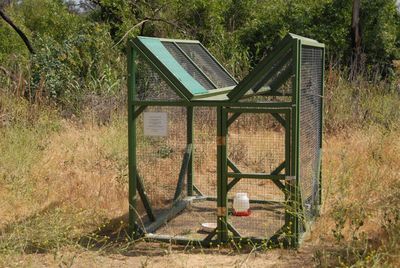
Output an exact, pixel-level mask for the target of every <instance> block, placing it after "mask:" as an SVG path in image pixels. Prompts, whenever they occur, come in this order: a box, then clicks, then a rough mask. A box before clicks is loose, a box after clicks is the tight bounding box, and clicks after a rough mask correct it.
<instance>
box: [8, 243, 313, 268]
mask: <svg viewBox="0 0 400 268" xmlns="http://www.w3.org/2000/svg"><path fill="white" fill-rule="evenodd" d="M312 256H313V255H312V252H311V248H310V247H308V246H307V245H304V246H303V247H301V248H300V249H299V250H280V249H275V250H269V251H264V252H260V251H254V252H251V251H250V252H245V253H237V252H235V251H230V250H226V249H219V250H218V249H210V250H205V249H203V250H201V249H196V250H195V251H193V252H188V253H183V251H182V248H180V247H178V248H176V247H174V246H170V245H168V244H152V243H141V244H140V245H138V246H137V248H135V250H134V251H132V252H127V253H125V254H105V253H100V252H97V251H94V252H92V251H87V250H85V251H82V252H77V251H75V250H71V251H69V250H65V251H63V255H51V254H43V255H37V254H31V255H24V256H23V259H15V261H14V262H13V263H10V266H9V267H18V266H24V267H311V266H313V262H312ZM20 257H21V256H20ZM314 264H315V263H314Z"/></svg>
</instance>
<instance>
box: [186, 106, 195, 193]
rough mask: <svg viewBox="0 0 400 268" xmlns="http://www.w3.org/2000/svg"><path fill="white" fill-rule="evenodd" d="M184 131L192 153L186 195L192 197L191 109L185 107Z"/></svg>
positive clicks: (190, 107)
mask: <svg viewBox="0 0 400 268" xmlns="http://www.w3.org/2000/svg"><path fill="white" fill-rule="evenodd" d="M186 130H187V137H186V140H187V142H186V143H187V144H188V145H189V144H191V145H192V153H191V155H190V158H189V165H188V170H187V195H188V196H192V195H193V157H194V143H193V141H194V139H193V107H192V106H188V107H186Z"/></svg>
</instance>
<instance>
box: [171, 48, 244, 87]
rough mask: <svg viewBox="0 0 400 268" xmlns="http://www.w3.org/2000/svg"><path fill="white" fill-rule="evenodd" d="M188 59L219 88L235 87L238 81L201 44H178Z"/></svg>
mask: <svg viewBox="0 0 400 268" xmlns="http://www.w3.org/2000/svg"><path fill="white" fill-rule="evenodd" d="M177 45H178V46H179V47H180V48H181V49H182V50H183V51H184V52H185V53H186V55H187V56H188V57H190V59H191V60H192V61H193V62H194V63H195V64H196V65H197V66H199V68H200V69H201V70H202V71H203V73H204V74H205V75H207V76H208V77H209V78H210V80H211V81H212V82H213V83H214V84H215V85H216V86H217V87H218V88H223V87H229V86H235V85H236V84H237V83H236V81H235V80H234V79H233V78H232V77H231V76H230V75H229V74H228V73H227V72H226V71H225V70H224V69H223V68H222V67H221V65H219V64H218V63H217V62H216V61H215V59H213V57H211V56H210V54H209V53H207V51H206V50H205V49H204V48H203V46H202V45H201V44H196V43H194V44H191V43H177Z"/></svg>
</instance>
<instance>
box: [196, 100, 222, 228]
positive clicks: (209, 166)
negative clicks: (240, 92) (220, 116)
mask: <svg viewBox="0 0 400 268" xmlns="http://www.w3.org/2000/svg"><path fill="white" fill-rule="evenodd" d="M216 120H217V115H216V108H215V107H195V108H194V154H193V159H194V182H193V183H194V185H195V187H197V188H198V190H200V192H201V194H202V195H205V196H214V197H215V196H216V195H217V144H216V138H217V121H216ZM214 220H215V219H214Z"/></svg>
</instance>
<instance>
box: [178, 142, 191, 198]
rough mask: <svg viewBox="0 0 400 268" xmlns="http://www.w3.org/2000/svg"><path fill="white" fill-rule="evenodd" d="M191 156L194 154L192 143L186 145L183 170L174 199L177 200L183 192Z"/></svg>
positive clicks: (180, 172)
mask: <svg viewBox="0 0 400 268" xmlns="http://www.w3.org/2000/svg"><path fill="white" fill-rule="evenodd" d="M191 156H192V145H191V144H188V145H187V146H186V151H185V154H184V155H183V160H182V166H181V170H180V171H179V177H178V184H177V185H176V190H175V194H174V201H176V200H177V199H178V198H179V196H180V195H181V193H182V189H183V181H184V179H185V175H186V173H187V171H188V168H189V161H190V158H191Z"/></svg>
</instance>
